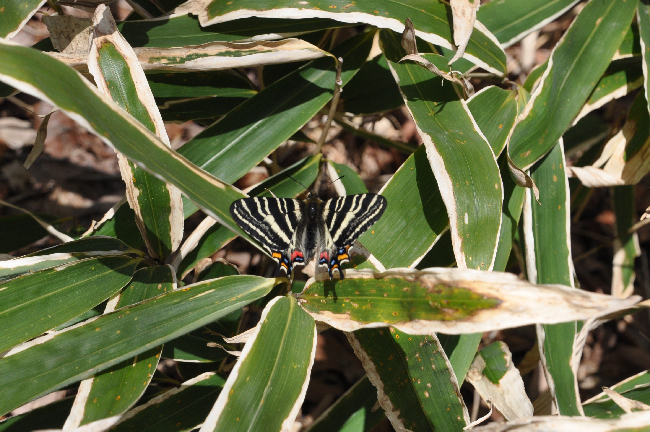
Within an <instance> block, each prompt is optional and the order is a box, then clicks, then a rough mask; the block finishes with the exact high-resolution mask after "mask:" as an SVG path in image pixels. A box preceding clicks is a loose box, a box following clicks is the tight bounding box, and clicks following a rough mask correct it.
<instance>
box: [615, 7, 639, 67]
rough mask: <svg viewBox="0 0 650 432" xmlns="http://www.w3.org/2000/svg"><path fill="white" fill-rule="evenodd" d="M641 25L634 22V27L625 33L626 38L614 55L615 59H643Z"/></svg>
mask: <svg viewBox="0 0 650 432" xmlns="http://www.w3.org/2000/svg"><path fill="white" fill-rule="evenodd" d="M637 20H638V10H637ZM639 33H640V32H639V25H638V22H634V21H632V25H631V26H630V28H629V29H628V31H627V32H626V33H625V38H624V39H623V42H621V46H619V47H618V51H616V54H614V59H617V58H629V57H641V41H640V39H641V37H640V35H639Z"/></svg>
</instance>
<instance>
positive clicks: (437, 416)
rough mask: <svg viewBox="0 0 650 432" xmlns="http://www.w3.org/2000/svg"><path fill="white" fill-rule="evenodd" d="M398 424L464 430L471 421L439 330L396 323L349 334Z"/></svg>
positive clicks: (417, 428) (406, 427) (422, 428)
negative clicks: (416, 331) (413, 330)
mask: <svg viewBox="0 0 650 432" xmlns="http://www.w3.org/2000/svg"><path fill="white" fill-rule="evenodd" d="M348 340H349V341H350V344H351V345H352V349H354V352H355V354H356V355H357V357H359V359H360V360H361V363H362V364H363V367H364V369H365V370H366V373H367V374H368V379H370V382H371V383H372V384H373V385H374V386H375V387H377V389H378V399H379V403H380V404H381V406H382V408H384V410H385V411H386V417H388V419H389V420H390V422H391V424H392V425H393V427H394V428H395V429H396V430H413V431H435V430H444V431H462V430H463V427H464V426H466V425H467V423H469V414H468V413H467V408H466V407H465V404H464V403H463V399H462V398H461V397H460V388H459V385H458V382H457V381H456V377H455V375H454V371H453V369H452V368H451V365H450V363H449V360H448V359H447V357H446V355H445V352H444V351H443V349H442V347H441V346H440V342H439V341H438V339H437V338H436V337H435V336H414V335H409V334H406V333H402V332H401V331H399V330H395V329H393V328H390V329H367V330H359V331H357V332H355V333H349V334H348Z"/></svg>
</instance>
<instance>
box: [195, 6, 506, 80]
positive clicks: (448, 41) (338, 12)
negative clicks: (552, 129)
mask: <svg viewBox="0 0 650 432" xmlns="http://www.w3.org/2000/svg"><path fill="white" fill-rule="evenodd" d="M195 12H196V13H198V15H199V19H200V21H201V24H202V25H210V24H215V23H223V22H227V21H231V20H237V19H240V18H242V17H250V16H258V17H268V18H300V19H304V18H329V19H333V20H338V21H341V22H347V23H366V24H370V25H373V26H375V27H378V28H381V29H390V30H393V31H395V32H399V33H401V32H403V31H404V22H405V21H406V19H407V18H410V19H411V21H412V22H413V25H414V26H415V28H416V29H417V35H418V36H419V37H420V38H422V39H423V40H426V41H427V42H431V43H433V44H436V45H441V46H443V47H445V48H448V49H454V48H455V45H454V44H453V39H452V34H451V27H452V26H451V23H450V22H449V18H450V17H451V9H450V8H449V6H446V5H445V4H443V3H431V2H427V1H425V0H414V1H411V2H409V3H408V6H407V7H405V5H404V3H401V2H398V1H394V0H392V1H385V2H382V3H380V4H378V3H377V2H372V1H367V0H366V1H357V2H355V3H350V2H348V1H347V0H345V1H344V0H335V1H333V2H332V1H329V2H325V1H320V0H318V1H311V2H310V3H309V5H300V4H296V3H293V2H289V1H282V0H278V1H276V2H273V3H270V2H259V1H255V0H246V1H239V2H237V4H236V5H235V4H234V3H232V4H227V3H221V2H217V1H211V2H209V4H208V5H207V7H206V8H205V9H202V8H201V10H197V11H195ZM495 42H496V41H495V40H494V36H492V34H491V33H490V32H489V31H487V30H486V29H484V28H483V27H482V26H477V28H475V29H474V32H473V34H472V38H471V39H470V41H469V44H468V46H467V49H466V51H465V58H467V59H469V60H471V61H472V62H473V63H475V64H477V65H479V66H481V67H483V68H484V69H487V70H489V71H491V72H493V73H496V74H498V75H503V74H504V73H505V70H506V67H505V54H504V53H503V51H502V50H501V49H500V48H499V46H498V45H497V44H496V43H495Z"/></svg>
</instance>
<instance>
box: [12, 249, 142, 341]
mask: <svg viewBox="0 0 650 432" xmlns="http://www.w3.org/2000/svg"><path fill="white" fill-rule="evenodd" d="M139 263H140V259H137V258H130V257H127V256H123V255H122V256H109V257H98V258H88V259H85V260H81V261H78V262H75V263H72V264H64V265H62V266H59V267H54V268H51V269H47V270H41V271H39V272H36V273H33V274H26V275H24V276H21V277H18V278H16V279H13V280H11V281H8V282H4V283H2V287H0V327H1V328H2V329H3V331H2V336H1V337H0V352H2V351H5V350H7V349H9V348H11V347H12V346H14V345H17V344H19V343H21V342H24V341H27V340H29V339H32V338H34V337H36V336H38V335H40V334H41V333H43V332H45V331H47V330H50V329H52V328H54V327H56V326H58V325H60V324H63V323H65V322H66V321H68V320H70V319H72V318H74V317H76V316H77V315H79V314H81V313H83V312H86V311H87V310H88V309H91V308H92V307H93V306H96V305H98V304H99V303H101V302H102V301H104V300H106V299H107V298H108V297H110V296H111V295H113V294H115V293H116V292H118V291H119V290H120V289H121V288H122V287H123V286H125V285H126V284H127V283H128V282H129V280H131V276H132V275H133V272H134V271H135V268H136V266H137V265H138V264H139Z"/></svg>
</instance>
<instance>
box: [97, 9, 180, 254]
mask: <svg viewBox="0 0 650 432" xmlns="http://www.w3.org/2000/svg"><path fill="white" fill-rule="evenodd" d="M93 26H94V37H93V39H92V44H91V49H90V53H89V55H88V66H89V69H90V71H91V73H92V74H93V77H94V78H95V82H96V83H97V84H98V88H99V89H101V91H102V92H103V93H105V94H107V95H109V96H110V97H111V99H113V100H114V101H115V102H116V103H117V104H118V105H119V106H120V107H122V108H124V109H125V110H126V111H127V112H129V113H130V114H131V115H133V116H134V117H135V119H136V120H138V121H139V122H140V123H142V124H143V125H145V126H146V127H147V128H148V129H149V130H150V131H151V132H153V133H155V134H156V135H157V136H158V137H160V139H161V140H162V141H163V142H164V143H165V144H167V145H168V146H169V147H170V148H171V146H170V144H169V138H168V137H167V132H166V130H165V125H164V124H163V120H162V117H161V116H160V112H159V111H158V108H157V107H156V104H155V101H154V98H153V95H152V94H151V90H150V89H149V86H148V84H147V79H146V77H145V75H144V72H143V70H142V68H141V67H140V64H139V62H138V59H137V57H136V55H135V53H134V52H133V49H132V48H131V46H130V45H129V44H128V43H127V42H126V41H125V40H124V38H123V37H122V35H120V33H119V32H118V31H117V28H116V26H115V21H114V20H113V17H112V16H111V13H110V10H109V9H108V8H106V6H104V5H100V6H99V7H98V8H97V10H96V11H95V15H94V17H93ZM120 172H121V173H122V179H123V180H124V182H125V183H126V190H127V194H126V196H127V199H128V201H129V205H130V206H131V208H132V209H133V210H134V212H135V217H136V222H137V224H138V228H139V229H140V233H141V235H142V238H143V240H144V242H145V244H146V245H147V249H148V250H149V254H150V255H151V256H152V257H154V258H159V259H164V258H166V257H167V256H168V255H169V254H171V253H172V252H174V251H175V250H176V248H178V246H179V244H180V242H181V240H182V238H183V204H182V201H181V193H180V191H179V190H178V188H176V187H175V186H172V185H167V184H166V183H165V181H163V180H160V179H158V178H156V177H155V176H154V175H152V174H150V173H148V172H146V171H145V170H144V169H142V168H140V167H138V166H136V165H135V164H134V163H133V162H129V161H127V160H125V159H124V158H122V157H121V155H120Z"/></svg>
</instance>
